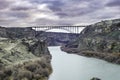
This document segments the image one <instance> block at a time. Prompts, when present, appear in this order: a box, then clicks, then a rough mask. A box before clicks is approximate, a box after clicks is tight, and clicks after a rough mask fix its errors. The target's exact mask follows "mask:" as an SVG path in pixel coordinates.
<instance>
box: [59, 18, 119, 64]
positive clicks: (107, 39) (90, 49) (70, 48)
mask: <svg viewBox="0 0 120 80" xmlns="http://www.w3.org/2000/svg"><path fill="white" fill-rule="evenodd" d="M61 49H62V50H63V51H66V52H69V53H71V52H74V53H77V54H80V55H85V56H89V57H97V58H101V59H104V60H107V61H109V62H113V63H118V64H120V19H115V20H106V21H101V22H98V23H96V24H93V25H89V26H87V27H86V28H85V29H84V30H83V31H82V32H81V33H80V35H79V38H78V39H77V40H76V41H74V42H72V43H69V44H67V45H65V46H63V47H62V48H61Z"/></svg>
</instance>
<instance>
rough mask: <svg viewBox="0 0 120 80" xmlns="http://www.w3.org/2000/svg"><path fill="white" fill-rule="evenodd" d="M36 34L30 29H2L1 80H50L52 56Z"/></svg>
mask: <svg viewBox="0 0 120 80" xmlns="http://www.w3.org/2000/svg"><path fill="white" fill-rule="evenodd" d="M14 30H15V31H14ZM34 33H35V31H34V30H32V29H30V28H14V29H13V28H3V27H2V28H0V36H1V37H0V80H48V78H49V75H50V74H51V72H52V67H51V55H50V53H49V51H48V48H47V45H46V43H45V41H44V40H41V39H37V38H35V35H34Z"/></svg>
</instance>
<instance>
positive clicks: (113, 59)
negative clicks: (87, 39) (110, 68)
mask: <svg viewBox="0 0 120 80" xmlns="http://www.w3.org/2000/svg"><path fill="white" fill-rule="evenodd" d="M60 49H61V51H64V52H66V53H68V54H77V55H80V56H85V57H91V58H97V59H101V60H104V61H107V62H110V63H113V64H118V65H120V53H119V54H118V53H114V54H111V53H105V52H95V51H88V50H84V51H78V50H77V48H66V47H63V46H62V47H60Z"/></svg>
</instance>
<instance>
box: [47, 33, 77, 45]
mask: <svg viewBox="0 0 120 80" xmlns="http://www.w3.org/2000/svg"><path fill="white" fill-rule="evenodd" d="M45 35H46V37H47V44H48V45H49V46H62V45H65V44H67V43H69V42H70V41H75V39H76V38H77V37H79V34H74V33H55V32H46V33H45Z"/></svg>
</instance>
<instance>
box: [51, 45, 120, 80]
mask: <svg viewBox="0 0 120 80" xmlns="http://www.w3.org/2000/svg"><path fill="white" fill-rule="evenodd" d="M49 50H50V53H51V54H52V67H53V73H52V74H51V76H50V78H49V80H90V79H91V78H92V77H98V78H101V79H102V80H120V65H116V64H111V63H108V62H106V61H103V60H100V59H95V58H88V57H83V56H78V55H75V54H67V53H65V52H62V51H61V50H60V47H49Z"/></svg>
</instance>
